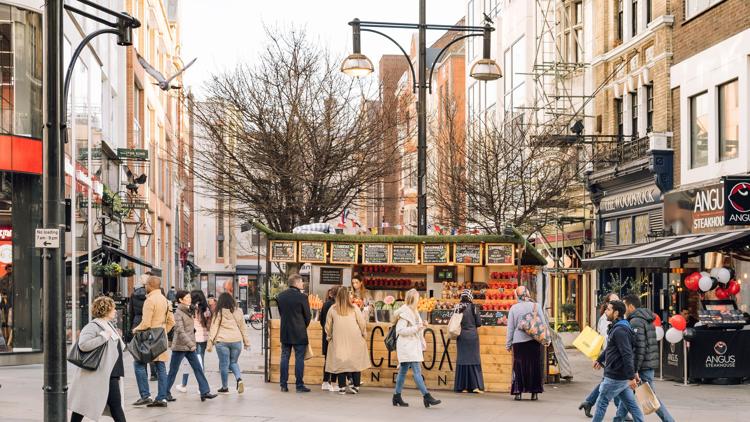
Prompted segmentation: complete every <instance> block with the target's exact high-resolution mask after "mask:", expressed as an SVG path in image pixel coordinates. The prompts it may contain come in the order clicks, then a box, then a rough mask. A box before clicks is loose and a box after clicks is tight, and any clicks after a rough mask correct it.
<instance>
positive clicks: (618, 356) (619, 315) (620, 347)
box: [594, 300, 644, 422]
mask: <svg viewBox="0 0 750 422" xmlns="http://www.w3.org/2000/svg"><path fill="white" fill-rule="evenodd" d="M606 315H607V319H609V320H610V321H611V322H612V324H611V325H610V327H609V338H608V340H607V349H606V350H604V353H602V354H601V355H599V358H598V359H597V360H596V361H595V362H594V369H601V368H602V367H604V380H602V382H601V384H600V385H599V398H598V399H597V400H596V413H595V414H594V422H601V421H603V420H604V415H605V414H606V413H607V406H609V402H610V401H612V399H614V398H615V397H619V398H620V403H621V404H624V405H625V408H626V409H627V411H628V412H630V414H631V415H633V421H634V422H643V420H644V415H643V412H642V411H641V408H640V406H638V402H637V401H636V400H635V394H634V392H635V389H636V387H637V386H638V383H637V381H636V377H637V374H636V372H635V357H634V356H633V347H634V340H635V339H634V334H633V330H632V329H631V328H630V323H629V322H628V321H627V320H625V319H623V318H624V317H625V304H624V303H623V302H621V301H619V300H613V301H610V302H609V303H608V304H607V310H606ZM615 420H617V419H616V418H615Z"/></svg>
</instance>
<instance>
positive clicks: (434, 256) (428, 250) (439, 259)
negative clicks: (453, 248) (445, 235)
mask: <svg viewBox="0 0 750 422" xmlns="http://www.w3.org/2000/svg"><path fill="white" fill-rule="evenodd" d="M448 262H450V259H449V257H448V244H447V243H438V244H431V243H428V244H425V245H422V263H423V264H447V263H448Z"/></svg>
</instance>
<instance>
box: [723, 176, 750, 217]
mask: <svg viewBox="0 0 750 422" xmlns="http://www.w3.org/2000/svg"><path fill="white" fill-rule="evenodd" d="M724 202H725V206H724V224H725V225H727V226H737V225H745V224H750V177H726V178H724Z"/></svg>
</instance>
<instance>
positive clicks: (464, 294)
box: [461, 289, 474, 300]
mask: <svg viewBox="0 0 750 422" xmlns="http://www.w3.org/2000/svg"><path fill="white" fill-rule="evenodd" d="M465 297H466V298H468V299H469V300H474V295H473V294H471V290H470V289H464V291H463V292H461V299H463V298H465Z"/></svg>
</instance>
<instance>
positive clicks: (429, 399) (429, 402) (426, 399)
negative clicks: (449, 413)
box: [424, 393, 440, 407]
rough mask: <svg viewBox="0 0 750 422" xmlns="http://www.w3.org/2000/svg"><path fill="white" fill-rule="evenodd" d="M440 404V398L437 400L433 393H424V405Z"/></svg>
mask: <svg viewBox="0 0 750 422" xmlns="http://www.w3.org/2000/svg"><path fill="white" fill-rule="evenodd" d="M439 404H440V400H436V399H435V398H434V397H432V394H430V393H427V394H425V395H424V407H430V406H437V405H439Z"/></svg>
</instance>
